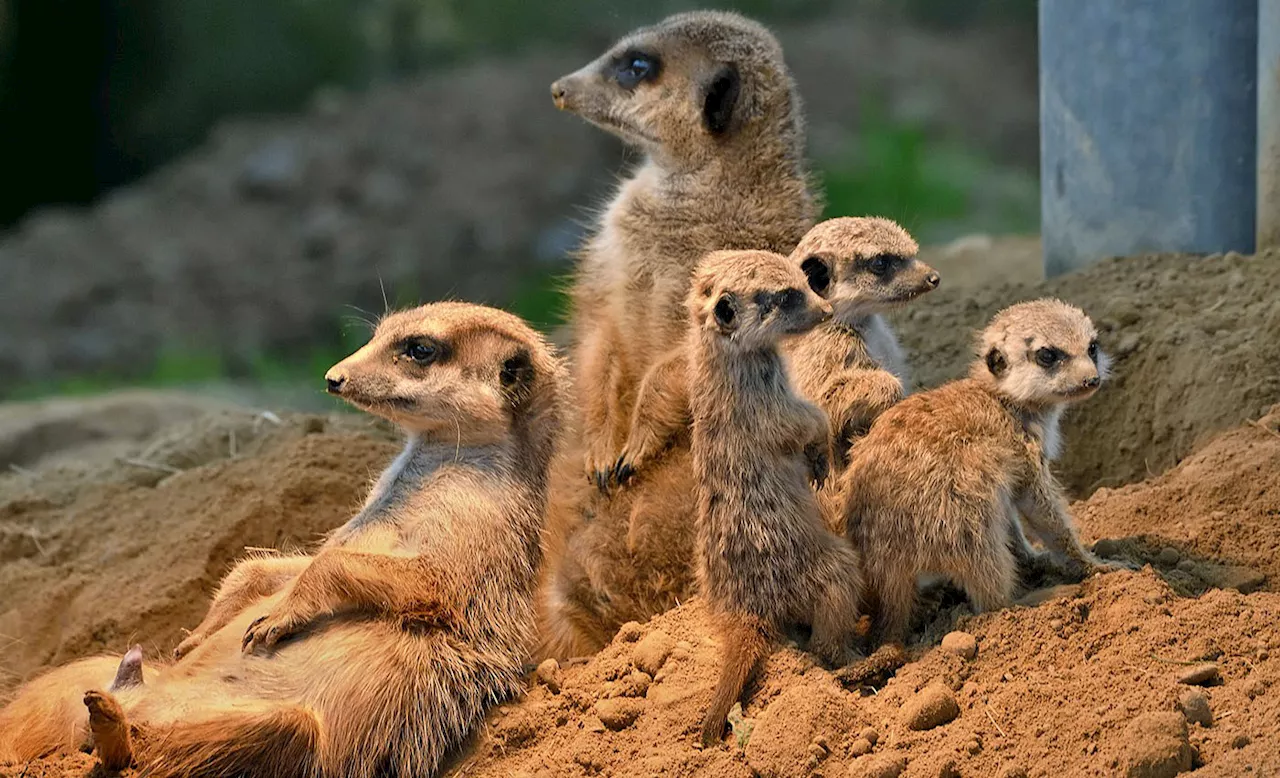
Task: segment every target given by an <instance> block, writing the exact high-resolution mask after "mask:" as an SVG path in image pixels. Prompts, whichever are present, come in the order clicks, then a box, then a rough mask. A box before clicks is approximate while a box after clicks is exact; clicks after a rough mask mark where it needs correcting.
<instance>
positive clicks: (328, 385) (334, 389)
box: [324, 367, 347, 394]
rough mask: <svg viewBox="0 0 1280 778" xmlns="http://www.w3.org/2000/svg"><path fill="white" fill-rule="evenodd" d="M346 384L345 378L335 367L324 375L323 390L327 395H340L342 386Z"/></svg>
mask: <svg viewBox="0 0 1280 778" xmlns="http://www.w3.org/2000/svg"><path fill="white" fill-rule="evenodd" d="M346 382H347V377H346V376H345V375H343V374H342V373H341V372H339V371H338V369H337V368H336V367H331V368H329V372H327V373H325V374H324V390H325V391H326V392H328V393H329V394H342V385H343V384H345V383H346Z"/></svg>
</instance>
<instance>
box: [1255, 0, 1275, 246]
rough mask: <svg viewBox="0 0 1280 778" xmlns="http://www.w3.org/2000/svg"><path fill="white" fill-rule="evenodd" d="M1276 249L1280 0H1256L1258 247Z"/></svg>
mask: <svg viewBox="0 0 1280 778" xmlns="http://www.w3.org/2000/svg"><path fill="white" fill-rule="evenodd" d="M1265 248H1280V0H1258V250H1259V251H1261V250H1262V249H1265Z"/></svg>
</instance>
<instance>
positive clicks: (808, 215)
mask: <svg viewBox="0 0 1280 778" xmlns="http://www.w3.org/2000/svg"><path fill="white" fill-rule="evenodd" d="M551 92H552V96H553V98H554V101H555V104H556V106H557V107H558V108H560V109H561V110H564V111H568V112H570V113H574V114H576V115H578V116H580V117H582V118H583V119H585V120H587V121H588V122H591V123H592V124H594V125H596V126H598V127H600V128H601V129H604V130H606V131H608V132H610V133H612V134H614V135H616V136H618V137H619V138H621V139H622V140H623V141H624V142H625V143H627V144H628V145H630V146H633V147H635V148H637V149H638V150H640V151H641V152H643V153H644V162H643V163H642V164H641V165H640V166H639V168H637V169H636V170H635V171H634V172H632V173H631V174H630V175H629V176H628V177H627V178H625V179H624V180H623V181H622V183H621V184H620V186H619V188H618V190H617V193H616V194H615V196H614V197H613V199H612V200H611V202H610V203H609V204H608V205H607V206H606V207H605V208H604V210H603V212H602V213H601V215H600V219H599V224H598V226H597V228H596V230H595V232H594V234H593V235H592V236H591V238H590V239H589V240H588V242H587V243H586V245H585V247H584V249H583V250H582V252H581V256H580V259H579V263H578V270H577V278H576V280H575V282H574V285H573V289H572V295H571V298H572V310H573V329H574V333H573V342H574V345H573V348H572V352H571V353H572V364H573V380H574V385H575V390H576V392H577V395H578V396H577V405H578V406H579V407H580V408H581V419H580V425H581V429H580V430H579V433H580V436H581V438H582V440H583V441H584V450H582V451H580V452H578V454H579V455H580V456H582V463H583V465H582V466H583V467H585V471H586V473H587V475H588V476H589V477H590V478H592V479H593V480H595V481H596V483H597V485H599V486H601V487H603V486H604V485H605V479H606V477H607V475H608V473H609V471H610V468H612V466H613V464H614V461H615V460H616V459H617V455H618V451H619V449H620V446H621V444H622V441H623V439H624V437H625V435H626V433H627V429H628V425H629V423H630V416H631V408H632V406H633V404H634V400H635V394H636V390H637V388H638V386H639V382H640V380H641V377H642V376H643V375H644V374H645V371H646V370H647V369H648V367H649V365H650V364H651V363H652V362H653V361H654V360H656V359H658V358H659V357H660V356H661V355H663V354H664V353H665V352H666V351H668V350H669V349H671V348H672V347H673V346H675V345H677V344H678V343H679V342H680V336H681V334H682V333H683V332H684V329H685V327H686V323H687V322H686V317H685V315H684V311H683V307H682V301H683V299H684V296H685V294H686V292H687V290H688V288H689V277H690V274H691V272H692V271H693V267H694V265H695V264H696V263H697V262H698V260H700V259H701V258H702V257H703V256H704V255H705V254H706V253H707V252H709V251H714V250H717V249H733V248H742V249H747V248H763V249H769V250H774V251H782V252H786V251H790V250H791V248H792V247H793V246H795V244H796V242H797V241H799V239H800V237H801V236H802V235H803V234H804V232H805V230H807V229H808V228H809V226H810V225H811V224H813V222H814V220H815V218H816V217H817V214H818V212H819V211H820V208H819V204H818V203H817V202H816V198H815V197H814V196H813V195H812V194H811V193H810V186H809V184H810V181H809V176H808V174H807V172H806V170H805V161H804V126H803V118H802V110H801V104H800V97H799V95H798V93H797V91H796V87H795V84H794V82H793V81H792V79H791V76H790V73H789V71H788V70H787V67H786V64H785V62H784V61H783V56H782V48H781V46H779V44H778V42H777V40H776V39H775V38H774V37H773V35H772V34H771V33H770V32H769V31H768V30H767V29H766V28H764V27H763V26H761V25H760V24H757V23H756V22H753V21H750V20H748V19H745V18H743V17H741V16H738V15H737V14H733V13H722V12H707V11H699V12H691V13H682V14H677V15H675V16H672V17H669V18H667V19H665V20H663V21H662V22H660V23H658V24H656V25H653V26H651V27H644V28H641V29H639V30H636V31H634V32H632V33H631V34H629V35H627V36H626V37H624V38H622V39H621V40H620V41H618V42H617V43H616V44H614V45H613V46H612V47H611V48H610V49H609V50H608V51H606V52H605V53H604V54H603V55H601V56H600V57H599V58H597V59H596V60H595V61H594V62H591V63H590V64H588V65H586V66H585V67H583V68H582V69H580V70H578V71H577V72H575V73H572V74H570V75H567V76H564V77H563V78H561V79H559V80H557V81H556V82H555V83H554V84H552V87H551Z"/></svg>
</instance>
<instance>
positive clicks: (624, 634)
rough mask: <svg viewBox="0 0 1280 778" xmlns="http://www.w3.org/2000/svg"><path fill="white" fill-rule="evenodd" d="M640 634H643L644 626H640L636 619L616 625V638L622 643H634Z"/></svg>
mask: <svg viewBox="0 0 1280 778" xmlns="http://www.w3.org/2000/svg"><path fill="white" fill-rule="evenodd" d="M642 634H644V627H642V626H640V622H638V621H628V622H627V623H626V624H623V625H622V626H621V627H618V639H619V640H621V641H622V642H623V643H634V642H636V641H637V640H639V639H640V636H641V635H642Z"/></svg>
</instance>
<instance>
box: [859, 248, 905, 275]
mask: <svg viewBox="0 0 1280 778" xmlns="http://www.w3.org/2000/svg"><path fill="white" fill-rule="evenodd" d="M902 264H903V259H902V258H901V257H895V256H893V255H892V254H879V255H877V256H874V257H872V258H871V259H868V260H867V264H866V268H867V271H868V272H870V273H871V274H872V275H875V276H880V277H882V278H887V277H889V276H891V275H893V273H894V271H895V270H896V269H897V268H898V267H899V266H901V265H902Z"/></svg>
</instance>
